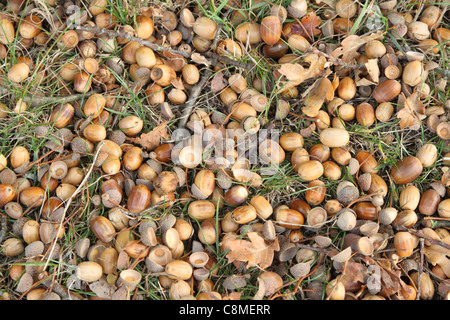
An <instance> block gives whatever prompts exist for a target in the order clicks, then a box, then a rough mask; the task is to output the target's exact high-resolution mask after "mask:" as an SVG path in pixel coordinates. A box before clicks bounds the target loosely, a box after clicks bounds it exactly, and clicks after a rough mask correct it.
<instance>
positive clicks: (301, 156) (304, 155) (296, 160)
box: [291, 148, 310, 171]
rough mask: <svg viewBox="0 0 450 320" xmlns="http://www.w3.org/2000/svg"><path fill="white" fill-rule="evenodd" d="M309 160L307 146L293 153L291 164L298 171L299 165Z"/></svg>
mask: <svg viewBox="0 0 450 320" xmlns="http://www.w3.org/2000/svg"><path fill="white" fill-rule="evenodd" d="M309 160H310V158H309V153H308V150H306V149H305V148H298V149H295V150H294V151H293V152H292V154H291V164H292V167H293V168H294V170H295V171H298V166H299V165H300V164H302V163H303V162H307V161H309Z"/></svg>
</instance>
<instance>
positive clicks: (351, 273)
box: [345, 261, 368, 283]
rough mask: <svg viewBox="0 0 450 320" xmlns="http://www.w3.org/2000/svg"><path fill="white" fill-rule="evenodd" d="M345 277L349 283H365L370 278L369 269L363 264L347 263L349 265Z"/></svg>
mask: <svg viewBox="0 0 450 320" xmlns="http://www.w3.org/2000/svg"><path fill="white" fill-rule="evenodd" d="M345 277H346V279H347V281H349V282H353V283H357V282H360V283H365V282H366V280H367V277H368V274H367V269H366V267H365V266H364V265H363V264H361V263H358V262H353V261H347V265H346V267H345Z"/></svg>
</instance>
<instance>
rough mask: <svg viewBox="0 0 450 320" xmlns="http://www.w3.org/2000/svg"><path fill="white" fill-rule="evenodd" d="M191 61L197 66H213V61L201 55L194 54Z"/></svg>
mask: <svg viewBox="0 0 450 320" xmlns="http://www.w3.org/2000/svg"><path fill="white" fill-rule="evenodd" d="M191 60H192V61H193V62H195V63H197V64H204V65H206V66H210V65H211V61H209V60H208V59H206V58H205V56H202V55H201V54H200V53H197V52H194V53H193V54H191Z"/></svg>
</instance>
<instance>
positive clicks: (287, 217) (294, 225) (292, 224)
mask: <svg viewBox="0 0 450 320" xmlns="http://www.w3.org/2000/svg"><path fill="white" fill-rule="evenodd" d="M274 218H275V221H276V222H277V224H279V225H280V226H282V227H284V228H287V229H290V230H297V229H300V228H301V227H302V225H303V223H304V221H305V218H304V217H303V215H302V214H301V213H300V212H298V211H297V210H294V209H280V210H277V211H276V212H275V217H274Z"/></svg>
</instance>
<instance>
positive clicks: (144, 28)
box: [134, 15, 154, 39]
mask: <svg viewBox="0 0 450 320" xmlns="http://www.w3.org/2000/svg"><path fill="white" fill-rule="evenodd" d="M134 30H135V33H136V37H138V38H142V39H147V38H149V37H150V36H151V35H152V34H153V30H154V24H153V19H152V18H150V17H147V16H145V15H139V16H137V17H136V21H135V24H134Z"/></svg>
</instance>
